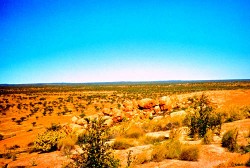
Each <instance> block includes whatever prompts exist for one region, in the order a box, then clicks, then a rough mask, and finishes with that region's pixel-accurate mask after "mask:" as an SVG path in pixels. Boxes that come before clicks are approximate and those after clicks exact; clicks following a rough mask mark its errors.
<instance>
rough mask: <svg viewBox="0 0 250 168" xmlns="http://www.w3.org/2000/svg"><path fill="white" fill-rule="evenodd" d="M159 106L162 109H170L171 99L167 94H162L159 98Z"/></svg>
mask: <svg viewBox="0 0 250 168" xmlns="http://www.w3.org/2000/svg"><path fill="white" fill-rule="evenodd" d="M159 106H160V109H161V110H162V111H171V110H172V100H171V98H170V97H169V96H163V97H161V98H160V99H159Z"/></svg>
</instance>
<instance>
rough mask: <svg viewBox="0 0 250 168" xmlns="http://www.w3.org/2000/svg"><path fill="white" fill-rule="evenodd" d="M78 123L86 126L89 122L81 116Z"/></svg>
mask: <svg viewBox="0 0 250 168" xmlns="http://www.w3.org/2000/svg"><path fill="white" fill-rule="evenodd" d="M76 124H78V125H81V126H84V125H85V124H87V121H86V120H84V118H80V119H78V120H77V122H76Z"/></svg>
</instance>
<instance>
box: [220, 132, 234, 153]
mask: <svg viewBox="0 0 250 168" xmlns="http://www.w3.org/2000/svg"><path fill="white" fill-rule="evenodd" d="M237 137H238V129H232V130H229V131H227V132H226V133H225V134H224V135H223V137H222V147H226V148H227V149H228V150H229V151H230V152H234V151H237V150H238V144H237Z"/></svg>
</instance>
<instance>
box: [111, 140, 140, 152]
mask: <svg viewBox="0 0 250 168" xmlns="http://www.w3.org/2000/svg"><path fill="white" fill-rule="evenodd" d="M133 142H134V140H133V139H131V138H122V137H119V138H116V139H115V142H114V144H113V146H112V148H113V149H116V150H123V149H128V148H130V147H133V146H135V145H134V143H133Z"/></svg>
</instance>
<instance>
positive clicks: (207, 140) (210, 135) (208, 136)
mask: <svg viewBox="0 0 250 168" xmlns="http://www.w3.org/2000/svg"><path fill="white" fill-rule="evenodd" d="M213 137H214V133H213V131H212V130H210V129H209V130H208V131H207V133H206V134H205V135H204V138H203V140H202V142H203V144H211V143H212V142H213Z"/></svg>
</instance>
